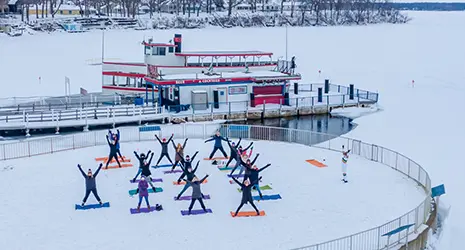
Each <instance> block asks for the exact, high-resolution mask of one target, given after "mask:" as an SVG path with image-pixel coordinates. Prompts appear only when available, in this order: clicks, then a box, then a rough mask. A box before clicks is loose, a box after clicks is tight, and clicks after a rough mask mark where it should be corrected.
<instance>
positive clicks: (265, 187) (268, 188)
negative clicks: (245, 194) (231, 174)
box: [237, 185, 272, 192]
mask: <svg viewBox="0 0 465 250" xmlns="http://www.w3.org/2000/svg"><path fill="white" fill-rule="evenodd" d="M271 189H272V188H271V187H270V186H269V185H265V186H260V190H261V191H263V190H271ZM237 191H239V192H242V190H241V189H240V188H238V189H237ZM252 191H255V192H257V190H255V189H252Z"/></svg>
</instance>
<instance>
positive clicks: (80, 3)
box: [73, 0, 87, 17]
mask: <svg viewBox="0 0 465 250" xmlns="http://www.w3.org/2000/svg"><path fill="white" fill-rule="evenodd" d="M86 2H87V1H86ZM73 4H74V5H76V6H77V7H79V14H80V15H81V17H83V16H84V10H83V9H82V7H83V6H82V1H81V0H73Z"/></svg>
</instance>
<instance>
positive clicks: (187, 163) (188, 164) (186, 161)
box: [176, 151, 199, 169]
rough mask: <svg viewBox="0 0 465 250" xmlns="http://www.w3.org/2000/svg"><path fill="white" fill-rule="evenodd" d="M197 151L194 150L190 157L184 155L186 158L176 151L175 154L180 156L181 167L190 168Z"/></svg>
mask: <svg viewBox="0 0 465 250" xmlns="http://www.w3.org/2000/svg"><path fill="white" fill-rule="evenodd" d="M198 153H199V151H197V152H195V154H194V155H193V156H192V158H190V157H189V155H186V158H184V157H183V156H181V154H180V153H179V152H176V154H177V155H178V156H179V157H180V158H181V165H182V168H183V169H188V168H189V167H191V168H192V162H193V161H194V159H195V157H196V156H197V154H198Z"/></svg>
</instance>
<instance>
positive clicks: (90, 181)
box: [77, 163, 103, 206]
mask: <svg viewBox="0 0 465 250" xmlns="http://www.w3.org/2000/svg"><path fill="white" fill-rule="evenodd" d="M77 166H78V168H79V171H80V172H81V174H82V176H83V177H84V178H85V179H86V195H85V196H84V199H83V200H82V204H81V206H84V204H85V203H86V201H87V198H89V195H90V193H91V192H92V194H94V196H95V199H97V201H98V202H99V203H100V205H102V200H100V197H99V196H98V193H97V185H96V184H95V178H96V177H97V175H98V173H99V172H100V169H101V168H102V166H103V164H102V163H100V165H99V166H98V169H97V171H95V174H92V170H91V169H90V168H89V170H87V174H85V173H84V171H82V168H81V165H79V164H78V165H77Z"/></svg>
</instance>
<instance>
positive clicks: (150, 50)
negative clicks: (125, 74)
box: [145, 46, 152, 56]
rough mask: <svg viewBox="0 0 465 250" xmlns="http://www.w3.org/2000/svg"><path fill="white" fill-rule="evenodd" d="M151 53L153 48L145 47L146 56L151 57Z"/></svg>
mask: <svg viewBox="0 0 465 250" xmlns="http://www.w3.org/2000/svg"><path fill="white" fill-rule="evenodd" d="M151 52H152V48H151V47H150V46H145V54H146V55H148V56H149V55H150V53H151Z"/></svg>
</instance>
